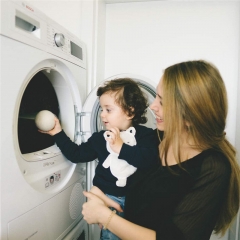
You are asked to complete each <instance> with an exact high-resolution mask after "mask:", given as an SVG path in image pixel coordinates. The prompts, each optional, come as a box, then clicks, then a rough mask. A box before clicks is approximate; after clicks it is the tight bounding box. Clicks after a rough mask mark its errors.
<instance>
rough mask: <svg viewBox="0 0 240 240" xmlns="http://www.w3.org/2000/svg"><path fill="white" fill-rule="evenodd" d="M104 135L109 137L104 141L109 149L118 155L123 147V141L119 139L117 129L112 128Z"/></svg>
mask: <svg viewBox="0 0 240 240" xmlns="http://www.w3.org/2000/svg"><path fill="white" fill-rule="evenodd" d="M106 133H107V135H108V136H109V137H108V138H107V139H106V141H108V142H109V145H110V147H111V149H112V150H113V151H114V152H115V153H117V154H119V153H120V151H121V148H122V145H123V140H122V139H121V137H120V131H119V129H118V128H116V127H113V128H110V129H109V130H108V131H107V132H106Z"/></svg>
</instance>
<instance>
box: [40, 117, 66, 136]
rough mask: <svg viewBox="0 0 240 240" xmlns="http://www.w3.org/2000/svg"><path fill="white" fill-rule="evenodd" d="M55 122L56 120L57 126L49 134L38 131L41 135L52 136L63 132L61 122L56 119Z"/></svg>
mask: <svg viewBox="0 0 240 240" xmlns="http://www.w3.org/2000/svg"><path fill="white" fill-rule="evenodd" d="M54 120H55V126H54V128H53V129H52V130H50V131H48V132H44V131H42V130H39V129H38V131H39V132H41V133H45V134H49V135H51V136H53V135H55V134H57V133H59V132H61V131H62V127H61V125H60V122H59V120H58V118H56V117H55V119H54Z"/></svg>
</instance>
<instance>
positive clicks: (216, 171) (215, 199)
mask: <svg viewBox="0 0 240 240" xmlns="http://www.w3.org/2000/svg"><path fill="white" fill-rule="evenodd" d="M230 172H231V170H230V166H229V163H228V161H227V160H226V159H225V158H224V157H223V156H221V155H218V156H209V157H208V158H207V159H205V161H204V162H203V164H202V166H201V170H200V172H199V174H197V177H196V179H195V184H194V185H193V187H192V189H191V191H190V192H189V193H188V194H186V195H185V197H184V198H183V199H182V200H181V201H180V203H179V204H178V206H177V208H176V210H175V212H174V214H173V217H172V219H170V220H169V222H168V224H167V225H166V226H165V228H164V229H160V230H157V240H163V239H164V240H165V239H169V240H170V239H171V238H166V236H172V239H186V240H193V239H194V240H205V239H209V238H210V235H211V233H212V231H213V229H214V227H215V224H216V220H217V218H218V214H219V211H220V209H221V206H222V204H223V202H224V201H225V200H226V196H227V189H228V183H229V178H230Z"/></svg>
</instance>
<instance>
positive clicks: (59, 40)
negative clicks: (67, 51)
mask: <svg viewBox="0 0 240 240" xmlns="http://www.w3.org/2000/svg"><path fill="white" fill-rule="evenodd" d="M54 41H55V43H56V45H57V47H62V46H63V45H64V44H65V37H64V35H63V34H62V33H56V34H55V35H54Z"/></svg>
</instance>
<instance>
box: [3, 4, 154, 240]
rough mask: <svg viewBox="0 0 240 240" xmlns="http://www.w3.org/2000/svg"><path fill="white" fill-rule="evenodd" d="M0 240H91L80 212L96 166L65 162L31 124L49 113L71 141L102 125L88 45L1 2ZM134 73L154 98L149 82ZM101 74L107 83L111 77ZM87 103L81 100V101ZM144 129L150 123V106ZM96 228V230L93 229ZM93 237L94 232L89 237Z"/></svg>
mask: <svg viewBox="0 0 240 240" xmlns="http://www.w3.org/2000/svg"><path fill="white" fill-rule="evenodd" d="M1 24H2V25H1V32H0V33H1V35H0V40H1V162H0V164H1V234H0V239H1V240H25V239H29V240H43V239H44V240H59V239H64V240H70V239H71V240H90V239H91V240H95V239H98V238H99V235H98V232H99V228H98V229H96V228H95V229H93V228H90V233H89V231H88V230H89V229H88V225H87V224H86V222H85V221H84V220H83V216H82V214H81V210H82V204H83V203H84V202H85V201H86V199H85V197H84V196H83V194H82V191H83V190H84V189H89V188H90V187H91V180H92V177H93V175H94V168H95V165H96V164H97V161H96V164H95V163H90V164H85V163H81V164H77V165H76V164H73V163H71V162H69V161H68V160H67V159H66V158H65V157H64V156H63V155H62V153H61V151H60V150H59V148H58V147H57V146H56V144H55V143H54V141H53V139H52V137H51V136H49V135H46V134H42V133H39V132H38V131H37V128H36V126H35V124H34V119H35V116H36V114H37V113H38V112H39V111H41V110H50V111H52V112H53V113H54V114H55V115H56V116H57V117H58V118H59V119H60V121H61V125H62V127H63V129H64V131H65V132H66V134H67V135H68V136H69V137H70V138H71V139H72V140H73V141H75V142H76V143H78V144H80V143H81V142H82V141H86V140H87V139H88V138H89V137H90V136H91V134H92V133H93V132H95V131H99V130H102V129H104V126H103V124H102V122H101V119H100V105H99V101H98V98H97V96H96V91H97V88H98V86H96V87H95V88H94V89H93V90H92V92H91V93H90V94H89V96H87V97H86V92H87V90H86V88H87V82H86V73H87V71H86V47H85V44H84V43H83V42H81V41H80V40H79V39H77V38H76V37H75V36H73V35H72V34H71V33H69V32H68V31H67V30H66V29H64V28H63V27H61V26H60V25H58V24H57V23H56V22H54V21H53V20H51V19H50V18H48V17H47V16H45V15H44V14H43V13H41V12H40V11H38V10H37V9H35V8H34V7H33V6H31V5H29V4H26V3H24V2H20V1H16V2H14V1H2V2H1ZM120 77H131V78H133V79H134V80H135V81H137V82H138V84H139V86H140V87H141V88H142V90H143V91H144V92H145V94H146V95H147V97H148V99H149V102H152V101H153V99H154V97H155V90H154V87H153V86H154V85H153V84H152V83H151V82H150V80H149V79H146V78H144V77H142V76H137V75H133V74H119V75H116V76H112V77H111V78H109V79H114V78H120ZM109 79H106V80H109ZM83 102H84V105H82V103H83ZM147 117H148V123H147V124H146V125H147V126H149V127H152V128H155V119H154V115H153V113H152V111H151V110H150V109H148V112H147ZM96 232H97V234H96ZM93 235H95V236H96V237H94V236H93Z"/></svg>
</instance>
